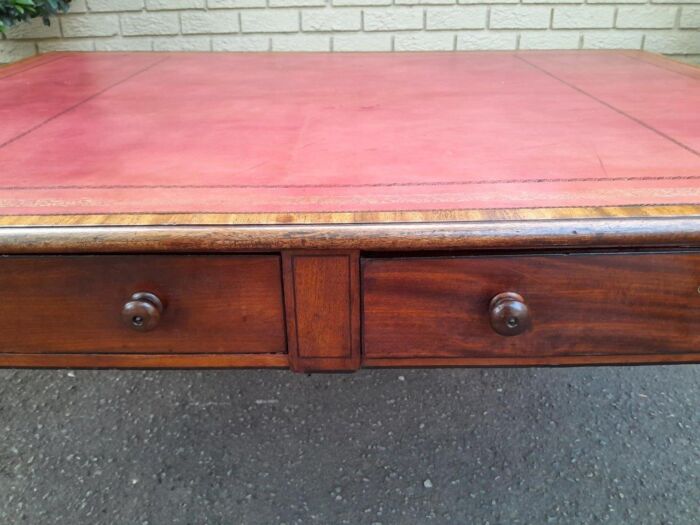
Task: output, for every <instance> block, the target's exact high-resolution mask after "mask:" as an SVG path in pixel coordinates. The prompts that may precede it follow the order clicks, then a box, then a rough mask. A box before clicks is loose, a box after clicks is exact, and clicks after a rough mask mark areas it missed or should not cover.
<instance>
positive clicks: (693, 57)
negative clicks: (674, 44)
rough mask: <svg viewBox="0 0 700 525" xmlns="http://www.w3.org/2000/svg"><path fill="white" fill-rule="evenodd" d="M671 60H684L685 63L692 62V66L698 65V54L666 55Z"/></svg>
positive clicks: (699, 60) (699, 63)
mask: <svg viewBox="0 0 700 525" xmlns="http://www.w3.org/2000/svg"><path fill="white" fill-rule="evenodd" d="M667 56H668V57H669V58H672V59H673V60H678V61H679V62H684V63H686V64H692V65H694V66H700V54H698V55H667Z"/></svg>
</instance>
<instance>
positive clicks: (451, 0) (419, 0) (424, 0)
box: [394, 0, 456, 5]
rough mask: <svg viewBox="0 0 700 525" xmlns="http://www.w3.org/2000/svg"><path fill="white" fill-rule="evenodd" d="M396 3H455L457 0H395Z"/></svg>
mask: <svg viewBox="0 0 700 525" xmlns="http://www.w3.org/2000/svg"><path fill="white" fill-rule="evenodd" d="M394 3H395V4H396V5H454V4H455V3H456V2H455V0H395V1H394Z"/></svg>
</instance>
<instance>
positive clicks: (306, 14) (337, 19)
mask: <svg viewBox="0 0 700 525" xmlns="http://www.w3.org/2000/svg"><path fill="white" fill-rule="evenodd" d="M361 28H362V11H360V10H359V9H310V10H306V11H302V13H301V29H302V30H303V31H359V30H360V29H361Z"/></svg>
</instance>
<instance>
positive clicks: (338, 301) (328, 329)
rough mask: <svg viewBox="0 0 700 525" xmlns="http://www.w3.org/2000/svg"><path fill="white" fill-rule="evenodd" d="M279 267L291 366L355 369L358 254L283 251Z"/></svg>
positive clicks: (358, 329) (357, 333)
mask: <svg viewBox="0 0 700 525" xmlns="http://www.w3.org/2000/svg"><path fill="white" fill-rule="evenodd" d="M283 264H284V284H285V303H286V310H287V316H286V318H287V333H288V338H289V343H288V344H289V354H290V362H291V364H292V367H293V368H294V369H295V370H296V371H300V372H301V371H321V370H323V371H349V370H356V369H357V368H359V366H360V346H361V341H360V338H361V334H360V288H359V286H360V284H359V270H360V262H359V253H358V252H345V253H343V252H323V253H317V252H284V253H283Z"/></svg>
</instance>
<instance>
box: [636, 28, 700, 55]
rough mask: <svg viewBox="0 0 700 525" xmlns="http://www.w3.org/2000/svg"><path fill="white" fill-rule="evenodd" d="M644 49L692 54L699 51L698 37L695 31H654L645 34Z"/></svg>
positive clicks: (699, 41) (699, 39) (699, 42)
mask: <svg viewBox="0 0 700 525" xmlns="http://www.w3.org/2000/svg"><path fill="white" fill-rule="evenodd" d="M644 49H646V50H647V51H654V52H656V53H669V54H672V53H677V54H679V55H693V54H696V53H700V38H698V32H697V31H678V32H671V31H654V32H653V33H652V32H650V33H647V34H646V38H645V39H644Z"/></svg>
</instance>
